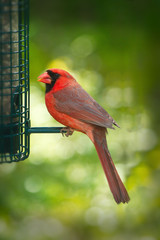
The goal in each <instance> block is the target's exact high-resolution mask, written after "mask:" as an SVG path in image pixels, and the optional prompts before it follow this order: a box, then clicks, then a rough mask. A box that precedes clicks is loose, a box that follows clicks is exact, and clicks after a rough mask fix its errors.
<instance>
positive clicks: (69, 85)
mask: <svg viewBox="0 0 160 240" xmlns="http://www.w3.org/2000/svg"><path fill="white" fill-rule="evenodd" d="M39 78H40V79H39V80H38V81H40V82H43V83H45V84H46V94H45V102H46V106H47V109H48V111H49V113H50V114H51V115H52V117H53V118H54V119H56V120H57V121H58V122H60V123H62V124H63V125H65V126H67V127H66V128H65V130H66V136H69V135H72V133H73V131H74V130H77V131H79V132H82V133H85V134H86V135H87V136H88V137H89V138H90V139H91V141H92V142H93V144H94V145H95V148H96V150H97V153H98V156H99V159H100V161H101V164H102V167H103V169H104V172H105V175H106V177H107V180H108V183H109V187H110V189H111V192H112V194H113V197H114V199H115V201H116V202H117V203H121V202H122V203H126V202H128V201H129V200H130V198H129V196H128V193H127V191H126V189H125V186H124V185H123V183H122V181H121V179H120V177H119V175H118V172H117V170H116V168H115V165H114V163H113V161H112V158H111V155H110V153H109V150H108V147H107V142H106V132H107V128H114V127H113V126H112V125H113V124H114V125H115V126H117V127H118V125H117V123H116V122H115V121H114V120H113V118H112V117H111V116H110V115H109V114H108V112H106V111H105V110H104V109H103V108H102V107H101V106H100V105H99V104H98V103H97V102H96V101H95V100H94V99H93V98H92V97H91V96H90V95H89V94H88V93H87V92H86V91H85V90H84V89H83V88H82V87H81V86H80V85H79V84H78V82H77V81H76V80H75V79H74V78H73V77H72V76H71V75H70V74H69V73H68V72H66V71H64V70H61V69H56V68H53V69H49V70H47V71H46V72H45V73H43V74H42V75H40V76H39Z"/></svg>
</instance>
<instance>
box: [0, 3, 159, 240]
mask: <svg viewBox="0 0 160 240" xmlns="http://www.w3.org/2000/svg"><path fill="white" fill-rule="evenodd" d="M159 9H160V2H159V1H158V0H157V1H156V0H155V1H148V0H147V1H138V0H133V1H129V0H128V1H127V0H120V1H111V0H110V1H108V0H107V1H97V0H94V1H89V0H87V1H84V0H81V1H78V2H77V1H75V0H69V1H64V0H61V1H51V0H47V1H45V2H44V1H38V0H31V2H30V79H31V122H32V126H59V125H60V124H58V123H56V122H55V121H54V120H53V119H52V118H51V117H50V115H49V114H48V112H47V110H46V108H45V104H44V86H43V85H42V84H39V83H37V81H36V80H37V76H38V75H40V74H41V73H42V72H43V71H45V70H46V69H48V68H50V67H58V68H64V69H66V70H68V71H70V72H71V73H72V74H73V75H74V76H75V77H76V78H77V80H78V82H80V84H81V85H82V86H83V87H84V88H85V89H86V90H87V91H88V92H89V93H90V94H91V95H92V96H93V97H94V98H95V99H96V100H97V101H98V102H99V103H100V104H101V105H102V106H103V107H104V108H105V109H107V111H108V112H109V113H110V114H111V116H112V117H113V118H114V119H115V120H116V121H117V122H118V124H119V125H120V126H121V128H120V129H116V130H115V131H113V130H109V134H108V137H107V139H108V144H109V149H110V152H111V154H112V157H113V159H114V162H115V163H116V166H117V169H118V171H119V173H120V175H121V177H122V179H123V181H124V182H125V185H126V187H127V189H128V191H129V194H130V196H131V201H130V203H129V204H128V205H118V206H117V205H116V204H115V203H114V201H113V198H112V196H111V193H110V191H109V189H108V186H107V183H106V179H105V177H104V173H103V171H102V168H101V166H100V163H99V160H98V157H97V155H96V152H95V149H94V147H93V146H92V144H91V142H90V140H89V139H88V138H87V137H86V136H83V135H82V134H80V133H74V135H73V136H72V137H70V138H62V136H61V135H60V134H55V135H53V134H51V135H49V134H48V135H47V134H44V135H32V136H31V154H30V157H29V159H28V160H26V161H24V162H23V163H22V162H21V163H17V164H9V165H1V166H0V182H1V184H0V236H1V237H0V239H3V240H10V239H12V240H21V239H24V240H28V239H34V240H50V239H56V240H62V239H65V240H67V239H68V240H81V239H84V240H85V239H86V240H87V239H93V240H104V239H108V240H128V239H130V240H132V239H133V240H158V239H159V235H160V230H159V229H160V226H159V219H160V211H159V207H160V191H159V181H160V175H159V159H160V150H159V146H160V142H159V133H160V126H159V122H160V111H159V105H160V101H159V99H160V80H159V79H160V78H159V69H160V66H159V56H160V45H159Z"/></svg>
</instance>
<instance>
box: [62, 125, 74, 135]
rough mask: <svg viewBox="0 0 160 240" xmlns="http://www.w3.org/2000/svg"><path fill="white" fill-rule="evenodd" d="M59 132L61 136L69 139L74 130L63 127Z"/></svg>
mask: <svg viewBox="0 0 160 240" xmlns="http://www.w3.org/2000/svg"><path fill="white" fill-rule="evenodd" d="M60 132H61V133H62V136H63V137H64V136H66V137H69V136H71V135H72V134H73V132H74V130H73V129H72V128H70V127H64V128H62V129H61V130H60Z"/></svg>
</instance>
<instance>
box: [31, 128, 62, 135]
mask: <svg viewBox="0 0 160 240" xmlns="http://www.w3.org/2000/svg"><path fill="white" fill-rule="evenodd" d="M63 128H64V127H31V128H29V129H28V133H29V134H31V133H60V132H61V129H63Z"/></svg>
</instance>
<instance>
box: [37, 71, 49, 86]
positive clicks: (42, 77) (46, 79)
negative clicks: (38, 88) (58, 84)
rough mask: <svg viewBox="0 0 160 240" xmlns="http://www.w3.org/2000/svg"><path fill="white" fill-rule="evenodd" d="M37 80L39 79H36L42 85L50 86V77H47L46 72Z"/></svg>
mask: <svg viewBox="0 0 160 240" xmlns="http://www.w3.org/2000/svg"><path fill="white" fill-rule="evenodd" d="M38 78H39V79H38V81H39V82H43V83H46V84H51V78H50V76H49V75H48V73H47V72H45V73H43V74H41V75H40V76H39V77H38Z"/></svg>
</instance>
